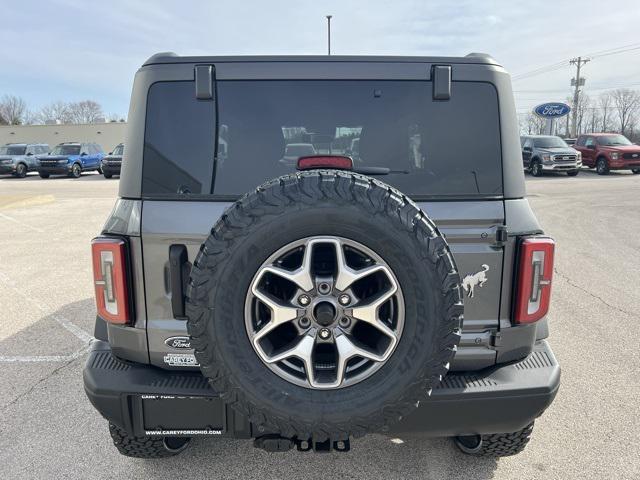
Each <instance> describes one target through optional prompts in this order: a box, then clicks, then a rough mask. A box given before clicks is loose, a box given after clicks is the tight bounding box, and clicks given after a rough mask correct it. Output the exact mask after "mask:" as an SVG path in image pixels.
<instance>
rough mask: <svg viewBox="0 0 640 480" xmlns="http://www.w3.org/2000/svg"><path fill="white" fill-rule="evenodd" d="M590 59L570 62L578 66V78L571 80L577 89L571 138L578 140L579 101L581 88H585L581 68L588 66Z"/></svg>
mask: <svg viewBox="0 0 640 480" xmlns="http://www.w3.org/2000/svg"><path fill="white" fill-rule="evenodd" d="M589 60H590V59H589V58H582V57H578V58H573V59H571V60H569V64H571V65H575V66H576V77H575V78H572V79H571V86H572V87H575V90H574V91H573V110H572V112H571V120H572V123H573V125H572V126H571V136H572V137H573V138H576V136H577V135H578V101H579V100H580V87H583V86H584V81H585V80H584V78H580V67H582V66H583V65H584V64H586V63H587V62H588V61H589Z"/></svg>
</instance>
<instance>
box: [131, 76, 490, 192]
mask: <svg viewBox="0 0 640 480" xmlns="http://www.w3.org/2000/svg"><path fill="white" fill-rule="evenodd" d="M216 93H217V95H216V103H217V105H214V102H213V101H199V100H196V99H195V95H194V85H193V82H163V83H157V84H154V85H153V86H152V87H151V89H150V91H149V97H148V106H147V120H146V121H147V124H146V134H145V154H144V166H143V193H144V194H145V195H153V194H162V193H165V194H166V193H173V194H176V193H178V194H180V193H200V194H209V193H214V194H218V195H225V196H227V195H229V196H237V195H241V194H243V193H246V192H248V191H250V190H252V189H254V188H255V187H256V186H258V185H260V184H261V183H263V182H264V181H266V180H268V179H271V178H274V177H277V176H279V175H283V174H285V173H290V172H293V171H295V164H296V161H297V158H298V157H300V156H305V155H314V154H336V155H349V156H351V157H352V158H353V160H354V165H355V167H356V168H358V167H387V168H389V169H391V171H392V173H391V174H389V175H384V176H379V177H378V178H380V179H381V180H382V181H384V182H386V183H389V184H391V185H393V186H395V187H397V188H399V189H400V190H401V191H403V192H404V193H406V194H408V195H412V196H438V195H454V196H486V195H499V194H501V193H502V161H501V148H500V133H499V114H498V100H497V93H496V91H495V89H494V87H493V86H492V85H490V84H487V83H475V82H454V83H453V84H452V94H451V99H450V100H449V101H444V102H442V101H440V102H438V101H434V100H432V84H431V83H430V82H426V81H389V80H385V81H378V80H370V81H362V80H358V81H347V80H322V81H315V80H282V81H281V80H277V81H264V80H263V81H260V80H256V81H253V80H251V81H249V80H225V81H218V82H217V83H216ZM215 107H217V115H218V117H217V125H216V116H215V112H216V108H215ZM216 127H217V132H218V138H217V142H216V141H215V140H216V138H215V137H216V135H215V131H216ZM216 148H217V153H216ZM216 156H217V162H216V168H215V176H214V168H213V165H214V161H213V159H214V157H216Z"/></svg>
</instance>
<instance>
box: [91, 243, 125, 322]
mask: <svg viewBox="0 0 640 480" xmlns="http://www.w3.org/2000/svg"><path fill="white" fill-rule="evenodd" d="M126 249H127V244H126V243H125V241H124V240H122V239H120V238H108V237H99V238H94V239H93V240H92V241H91V255H92V257H93V282H94V284H95V289H96V307H97V308H98V315H99V316H100V317H102V318H103V319H104V320H106V321H107V322H111V323H118V324H127V323H129V322H130V321H131V317H130V314H129V292H128V290H127V255H126V254H127V250H126Z"/></svg>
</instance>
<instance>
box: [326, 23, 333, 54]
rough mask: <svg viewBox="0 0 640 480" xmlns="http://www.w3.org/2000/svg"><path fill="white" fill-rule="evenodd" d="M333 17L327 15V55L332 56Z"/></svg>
mask: <svg viewBox="0 0 640 480" xmlns="http://www.w3.org/2000/svg"><path fill="white" fill-rule="evenodd" d="M331 17H333V15H327V55H331Z"/></svg>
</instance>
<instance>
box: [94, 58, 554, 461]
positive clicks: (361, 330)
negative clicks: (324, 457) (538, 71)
mask: <svg viewBox="0 0 640 480" xmlns="http://www.w3.org/2000/svg"><path fill="white" fill-rule="evenodd" d="M125 143H126V145H127V149H126V152H125V154H124V159H123V164H122V178H121V180H120V187H119V188H120V191H119V199H118V200H117V202H116V204H115V207H114V209H113V212H112V214H111V216H110V217H109V218H108V220H107V222H106V224H105V226H104V229H103V231H102V233H101V236H99V237H98V238H96V239H94V240H93V242H92V254H93V269H94V280H95V291H96V303H97V318H96V326H95V337H96V341H95V342H94V343H93V345H92V350H91V352H90V355H89V358H88V360H87V363H86V366H85V369H84V385H85V389H86V393H87V395H88V397H89V399H90V400H91V402H92V403H93V405H94V406H95V408H96V409H97V410H98V411H99V412H100V413H101V414H102V415H103V416H104V417H105V418H106V419H107V420H108V422H109V430H110V433H111V436H112V437H113V441H114V443H115V446H116V447H117V448H118V450H119V451H120V452H121V453H122V454H124V455H129V456H133V457H166V456H170V455H175V454H177V453H179V452H181V451H182V450H184V449H185V448H186V447H187V445H188V443H189V440H190V438H192V437H194V436H197V435H205V436H216V437H228V438H245V439H253V441H254V445H255V446H256V447H259V448H262V449H265V450H267V451H284V450H289V449H291V448H297V449H298V450H301V451H306V450H314V451H320V452H322V451H324V452H326V451H347V450H349V449H350V447H351V445H350V441H352V440H353V439H354V438H358V437H360V436H362V435H365V434H368V433H382V434H385V435H389V436H393V437H402V436H403V435H409V434H412V435H415V434H418V435H425V436H449V437H452V438H454V439H455V442H456V444H457V445H458V447H459V448H460V449H461V450H462V451H464V452H465V453H468V454H471V455H486V456H505V455H513V454H515V453H518V452H520V451H521V450H522V449H523V448H524V447H525V445H526V444H527V442H528V441H529V438H530V436H531V433H532V429H533V423H534V420H535V419H536V418H537V417H538V416H539V415H541V414H542V413H543V412H544V411H545V409H546V408H547V407H548V406H549V405H550V404H551V402H552V401H553V399H554V397H555V395H556V393H557V390H558V386H559V381H560V367H559V365H558V363H557V361H556V359H555V357H554V355H553V353H552V351H551V349H550V347H549V345H548V343H547V341H546V338H547V337H548V328H547V317H546V315H547V311H548V307H549V300H550V293H551V277H552V272H553V255H554V242H553V240H552V239H550V238H549V237H546V236H544V235H543V232H542V229H541V228H540V225H539V224H538V222H537V221H536V218H535V216H534V215H533V213H532V211H531V209H530V207H529V204H528V202H527V199H526V198H525V185H524V176H523V170H522V158H521V151H520V141H519V136H518V122H517V120H516V113H515V108H514V101H513V94H512V91H511V84H510V78H509V75H508V74H507V73H506V71H505V70H504V69H503V68H502V67H501V66H500V65H499V64H497V63H496V62H495V60H493V59H492V58H491V57H489V56H487V55H483V54H470V55H468V56H466V57H463V58H449V57H438V58H430V57H333V56H332V57H179V56H176V55H175V54H170V53H165V54H158V55H155V56H153V57H151V58H150V59H149V60H147V62H146V63H145V64H144V65H143V66H142V68H140V70H139V71H138V72H137V74H136V77H135V82H134V86H133V93H132V98H131V108H130V110H129V124H128V130H127V135H126V142H125ZM300 144H303V145H311V146H313V149H308V152H307V150H305V152H307V153H304V152H303V156H300V157H299V158H297V159H294V160H291V159H285V158H284V157H285V153H286V152H291V151H292V150H293V149H291V148H290V149H287V145H300ZM354 144H357V145H358V148H357V150H355V153H354V149H353V147H352V146H353V145H354ZM289 156H291V155H289Z"/></svg>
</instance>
